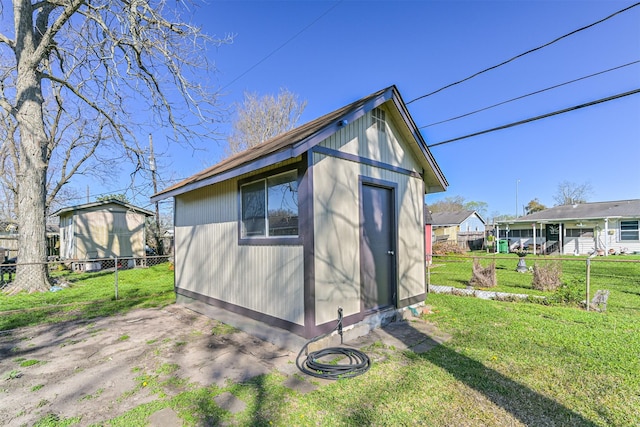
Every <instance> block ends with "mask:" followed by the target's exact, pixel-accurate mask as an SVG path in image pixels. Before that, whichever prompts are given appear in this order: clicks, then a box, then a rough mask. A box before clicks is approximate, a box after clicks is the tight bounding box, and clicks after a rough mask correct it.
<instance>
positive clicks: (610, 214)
mask: <svg viewBox="0 0 640 427" xmlns="http://www.w3.org/2000/svg"><path fill="white" fill-rule="evenodd" d="M604 218H640V199H632V200H618V201H613V202H593V203H579V204H575V205H562V206H555V207H553V208H549V209H545V210H543V211H539V212H534V213H532V214H530V215H525V216H521V217H519V218H516V219H511V220H505V221H499V222H501V223H505V222H508V223H516V222H535V221H538V222H539V221H547V222H548V221H557V220H565V221H566V220H574V219H575V220H582V219H604Z"/></svg>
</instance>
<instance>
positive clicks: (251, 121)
mask: <svg viewBox="0 0 640 427" xmlns="http://www.w3.org/2000/svg"><path fill="white" fill-rule="evenodd" d="M306 106H307V101H302V102H299V101H298V96H297V95H295V94H294V93H291V92H289V90H287V89H284V88H281V89H280V92H279V93H278V96H277V97H274V96H273V95H265V96H263V97H259V96H258V94H257V93H248V92H245V93H244V101H243V103H242V105H236V115H237V117H236V119H235V120H234V122H233V130H232V132H231V135H230V136H229V137H228V138H227V142H228V144H229V151H230V153H231V154H235V153H239V152H241V151H244V150H246V149H247V148H251V147H253V146H255V145H258V144H260V143H261V142H264V141H267V140H268V139H271V138H273V137H275V136H278V135H280V134H281V133H284V132H286V131H288V130H291V129H293V128H294V127H295V126H296V123H297V122H298V120H299V119H300V116H301V115H302V112H303V111H304V109H305V107H306Z"/></svg>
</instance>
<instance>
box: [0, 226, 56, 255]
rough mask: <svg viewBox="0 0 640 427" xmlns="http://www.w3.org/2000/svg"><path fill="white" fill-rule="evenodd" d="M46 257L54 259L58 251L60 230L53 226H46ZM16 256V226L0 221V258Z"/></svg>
mask: <svg viewBox="0 0 640 427" xmlns="http://www.w3.org/2000/svg"><path fill="white" fill-rule="evenodd" d="M45 231H46V245H47V256H48V257H50V258H56V257H57V256H58V255H59V250H60V242H59V241H60V229H59V227H58V226H57V225H55V224H46V228H45ZM17 255H18V225H17V224H16V223H14V222H3V221H0V258H2V259H4V258H14V257H16V256H17Z"/></svg>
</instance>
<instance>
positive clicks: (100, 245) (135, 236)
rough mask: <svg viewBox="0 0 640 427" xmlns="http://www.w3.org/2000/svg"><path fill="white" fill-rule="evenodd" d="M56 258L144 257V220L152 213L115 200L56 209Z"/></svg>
mask: <svg viewBox="0 0 640 427" xmlns="http://www.w3.org/2000/svg"><path fill="white" fill-rule="evenodd" d="M54 215H57V216H59V217H60V258H62V259H74V260H84V259H96V258H112V257H143V256H145V228H144V225H145V219H146V218H147V217H148V216H152V215H153V213H152V212H150V211H148V210H146V209H142V208H139V207H136V206H133V205H130V204H129V203H124V202H121V201H119V200H105V201H100V202H93V203H85V204H83V205H78V206H70V207H67V208H63V209H60V210H59V211H57V212H56V213H54Z"/></svg>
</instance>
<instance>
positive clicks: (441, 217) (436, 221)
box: [431, 210, 484, 226]
mask: <svg viewBox="0 0 640 427" xmlns="http://www.w3.org/2000/svg"><path fill="white" fill-rule="evenodd" d="M474 214H475V215H476V216H477V217H478V219H480V221H482V223H483V224H484V219H482V217H481V216H480V215H478V214H477V213H476V211H468V210H460V211H453V212H433V213H432V214H431V218H432V221H431V224H433V225H436V226H449V225H460V224H462V223H463V222H464V221H465V220H466V219H467V218H469V217H470V216H472V215H474Z"/></svg>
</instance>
